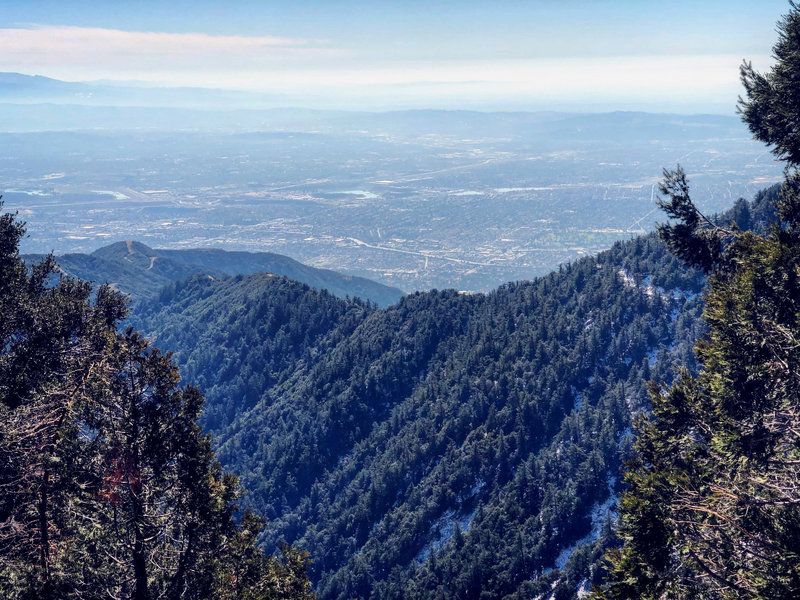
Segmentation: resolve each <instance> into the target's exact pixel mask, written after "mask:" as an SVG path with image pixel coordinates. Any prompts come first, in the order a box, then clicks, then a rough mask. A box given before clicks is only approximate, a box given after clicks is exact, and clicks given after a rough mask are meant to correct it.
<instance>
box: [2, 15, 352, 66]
mask: <svg viewBox="0 0 800 600" xmlns="http://www.w3.org/2000/svg"><path fill="white" fill-rule="evenodd" d="M346 54H347V52H345V51H343V50H341V49H337V48H330V47H326V46H325V45H324V44H320V43H319V42H318V41H315V40H306V39H299V38H286V37H276V36H242V35H209V34H205V33H164V32H143V31H123V30H119V29H103V28H97V27H71V26H60V25H59V26H54V25H41V26H34V27H30V28H3V29H0V68H2V69H4V70H20V71H29V70H31V69H39V70H42V71H45V70H49V69H53V68H60V69H66V68H70V69H73V70H75V71H76V72H81V71H84V72H86V71H108V70H114V71H115V72H116V73H117V74H119V73H124V72H127V71H131V70H136V71H140V70H146V69H148V68H154V69H156V68H157V69H159V70H170V69H175V70H179V71H184V70H205V69H225V68H238V69H241V68H242V67H244V68H248V67H249V68H257V67H261V66H265V65H270V64H277V63H284V62H287V61H289V62H295V63H296V62H315V61H316V62H319V61H325V60H329V59H332V58H337V57H341V56H345V55H346ZM108 74H113V73H108Z"/></svg>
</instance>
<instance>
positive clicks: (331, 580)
mask: <svg viewBox="0 0 800 600" xmlns="http://www.w3.org/2000/svg"><path fill="white" fill-rule="evenodd" d="M737 214H738V216H737V218H739V219H743V220H744V219H747V220H749V221H758V220H760V219H761V214H760V212H759V208H758V207H757V206H756V205H753V206H750V205H748V203H740V204H739V207H738V213H737ZM703 281H704V280H703V276H702V273H701V272H699V271H696V270H692V269H689V268H686V267H685V266H684V265H683V264H682V263H681V261H680V260H678V259H677V258H675V257H674V256H672V255H671V254H670V253H669V252H668V251H667V250H666V248H665V247H664V246H663V244H661V243H660V242H659V241H658V239H657V238H656V237H655V236H654V235H650V236H645V237H642V238H637V239H635V240H632V241H630V242H625V243H620V244H617V245H616V246H615V247H614V248H612V249H611V250H610V251H608V252H606V253H603V254H601V255H600V256H599V257H590V258H586V259H583V260H581V261H578V262H577V263H574V264H571V265H566V266H564V267H563V268H562V269H560V270H559V271H558V272H555V273H553V274H551V275H549V276H547V277H543V278H540V279H538V280H535V281H532V282H520V283H514V284H508V285H506V286H503V287H501V288H499V289H498V290H497V291H495V292H493V293H491V294H488V295H482V294H478V295H465V294H459V293H457V292H455V291H432V292H427V293H421V294H414V295H411V296H408V297H406V298H404V299H403V300H402V301H401V302H400V303H399V304H398V305H396V306H393V307H389V308H387V309H383V310H379V309H376V308H375V307H374V306H371V305H366V304H363V303H361V302H358V301H352V300H351V301H345V300H341V299H338V298H335V297H333V296H331V295H330V294H326V293H324V292H318V291H315V290H312V289H310V288H308V287H306V286H303V285H301V284H298V283H296V282H292V281H289V280H286V279H283V278H278V277H270V276H267V275H265V274H260V275H253V276H250V277H238V278H233V279H228V280H211V279H209V278H207V277H200V278H194V279H191V280H188V281H186V282H183V283H179V284H175V285H174V286H171V287H169V288H167V289H165V290H164V292H163V293H162V294H161V295H160V297H158V298H155V299H153V300H150V301H145V302H142V303H140V304H138V305H137V306H136V308H135V310H134V315H133V321H134V322H135V323H136V325H137V327H138V328H139V329H141V330H142V331H145V332H147V333H148V334H151V335H154V336H155V337H156V338H157V340H158V343H159V344H160V345H162V346H164V347H166V348H170V349H174V350H175V351H176V354H175V357H176V360H177V361H178V362H179V364H181V366H182V368H185V369H186V372H187V373H190V374H191V377H192V379H193V380H195V381H198V382H200V383H201V385H202V386H203V387H204V389H205V390H207V396H208V409H207V421H206V422H207V424H208V425H209V426H210V427H212V428H213V430H214V432H215V437H216V439H217V440H218V447H217V455H218V456H219V457H220V459H221V460H222V461H223V463H224V464H225V465H227V466H228V467H229V468H235V469H236V470H237V472H239V473H240V474H241V475H242V478H243V483H244V485H245V487H246V488H247V490H248V493H247V495H246V496H245V497H244V498H243V500H242V502H243V503H244V504H245V505H246V506H248V507H250V508H252V509H254V510H256V511H257V512H259V513H262V514H265V515H266V516H268V517H269V519H270V521H269V523H268V524H267V527H266V529H265V530H264V533H263V534H262V535H261V536H260V541H261V543H263V544H264V545H265V547H266V548H267V549H270V550H271V549H274V548H277V547H279V545H280V544H281V543H282V542H284V541H285V542H290V543H292V544H295V545H297V546H298V547H301V548H304V549H306V550H308V551H309V552H310V553H311V555H312V556H313V558H314V562H313V564H312V565H311V566H310V575H311V577H312V580H313V581H314V582H315V584H316V589H317V592H318V594H319V596H320V597H322V598H351V597H361V598H369V597H372V598H430V597H442V598H477V597H481V596H483V597H503V596H508V597H510V598H517V597H519V598H523V597H526V598H528V597H533V596H536V595H537V594H542V593H544V592H545V591H547V592H548V595H549V594H550V593H552V591H551V590H552V589H556V590H557V591H558V597H565V598H566V597H574V595H575V593H576V591H577V589H578V587H579V585H581V584H584V585H589V584H588V583H587V582H586V581H585V580H586V579H587V578H588V579H592V580H594V581H599V580H600V579H601V577H602V568H600V567H599V560H600V556H601V555H602V549H603V548H604V545H605V544H606V543H607V542H608V540H609V539H610V538H613V531H612V530H611V528H610V526H609V523H610V514H607V513H608V511H609V509H610V508H611V507H612V506H613V504H614V501H615V498H616V492H617V489H618V485H619V484H618V482H617V481H616V479H615V478H616V475H617V473H618V470H619V466H620V455H621V452H624V449H625V448H626V447H627V446H628V445H629V438H628V437H627V431H628V429H629V427H630V414H631V411H635V410H641V409H642V408H643V407H645V406H646V404H647V403H648V399H647V392H646V382H647V381H648V380H649V379H650V378H652V377H657V378H659V379H670V378H671V377H672V365H674V364H678V363H683V362H687V361H691V360H692V352H691V349H692V347H693V345H694V342H695V340H696V338H697V336H698V335H699V334H700V331H701V330H700V326H699V325H698V316H699V311H700V298H699V296H698V295H697V292H699V290H700V288H701V286H702V285H703ZM604 515H606V516H607V517H608V519H609V523H607V522H606V518H605V517H604ZM573 544H576V549H575V550H574V552H573V551H572V549H571V546H572V545H573ZM554 567H556V568H554ZM554 584H555V588H552V586H553V585H554Z"/></svg>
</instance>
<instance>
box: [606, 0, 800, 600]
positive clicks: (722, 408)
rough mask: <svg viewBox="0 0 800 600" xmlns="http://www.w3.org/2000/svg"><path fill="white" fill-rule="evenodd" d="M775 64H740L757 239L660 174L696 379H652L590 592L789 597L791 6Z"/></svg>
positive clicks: (798, 66) (799, 90) (797, 440)
mask: <svg viewBox="0 0 800 600" xmlns="http://www.w3.org/2000/svg"><path fill="white" fill-rule="evenodd" d="M778 31H779V39H778V42H777V44H776V45H775V47H774V56H775V59H776V61H777V63H776V65H775V66H774V67H773V69H772V70H771V71H770V72H768V73H766V74H761V73H758V72H756V71H755V70H754V69H753V68H752V65H751V64H750V63H745V64H744V65H743V66H742V69H741V75H742V82H743V85H744V88H745V92H746V97H745V98H744V99H741V98H740V100H739V109H740V113H741V115H742V118H743V120H744V122H745V123H746V124H747V125H748V127H749V128H750V130H751V132H752V133H753V135H754V137H755V138H756V139H758V140H760V141H762V142H764V143H766V144H768V145H769V146H770V147H771V149H772V152H773V153H774V154H775V155H776V156H777V157H778V158H779V159H781V160H782V161H784V163H785V181H784V184H783V186H782V190H781V194H780V200H779V202H778V204H777V213H778V216H779V221H778V222H777V223H775V224H773V226H772V229H771V230H770V231H769V232H768V233H767V234H766V235H763V236H762V235H756V234H754V233H751V232H742V231H739V230H738V229H737V228H736V227H735V226H731V227H723V226H720V225H719V224H717V223H714V222H713V221H712V220H710V219H706V218H705V217H704V216H703V215H702V214H701V213H700V212H699V211H698V210H697V208H696V207H695V205H694V204H693V203H692V201H691V199H690V197H689V194H688V189H689V188H688V184H687V182H686V179H685V175H684V173H683V171H682V170H681V169H680V168H678V169H677V170H676V171H667V172H665V179H664V183H663V184H662V187H661V191H662V193H663V194H665V196H666V198H665V199H663V200H662V201H661V206H662V208H664V209H665V211H666V212H667V214H668V215H669V216H670V217H673V218H675V219H677V222H673V223H671V224H666V225H662V226H661V227H660V228H659V232H660V234H661V237H662V239H663V240H664V241H665V242H666V243H667V245H668V246H669V247H670V248H671V249H672V250H673V251H674V252H675V253H676V254H677V255H678V256H680V257H681V258H683V259H685V260H687V262H689V263H690V264H693V265H695V266H698V267H701V268H703V269H704V270H705V271H706V272H707V273H709V280H708V287H707V291H706V308H705V312H704V317H705V320H706V323H707V324H708V328H709V334H708V336H707V338H706V339H705V340H703V341H701V342H700V343H699V344H698V346H697V348H696V352H697V355H698V358H699V359H700V361H701V363H702V365H703V369H702V371H701V373H700V374H699V376H698V377H692V376H690V375H689V373H688V372H686V371H684V372H683V373H682V374H681V376H680V377H679V379H678V381H677V382H676V383H675V384H674V385H673V386H672V387H671V388H670V389H668V390H667V389H664V387H663V386H660V385H657V384H652V385H651V397H652V403H653V406H652V413H651V414H650V415H648V416H645V417H642V418H641V419H640V420H639V423H638V427H637V432H638V440H637V442H636V450H637V454H636V457H635V459H634V460H633V461H631V463H630V464H629V465H628V470H627V473H626V476H625V478H626V481H627V483H628V486H629V488H628V491H627V492H626V493H625V495H624V496H623V498H622V500H621V503H620V508H621V524H620V536H621V538H622V540H623V542H624V544H623V546H622V548H621V549H619V550H616V551H614V552H612V553H611V555H610V565H611V567H610V573H609V582H608V583H607V584H606V586H605V587H604V589H603V590H601V591H599V592H597V597H600V598H605V599H612V598H613V599H622V598H643V599H647V598H653V599H655V598H714V599H717V598H726V599H727V598H753V599H764V600H766V599H787V600H788V599H790V598H798V597H800V193H799V192H800V177H799V176H798V172H799V168H800V9H798V7H797V6H796V5H795V4H794V3H792V4H791V10H790V11H789V13H788V14H787V15H786V16H785V17H784V18H783V20H782V21H781V22H780V23H779V26H778Z"/></svg>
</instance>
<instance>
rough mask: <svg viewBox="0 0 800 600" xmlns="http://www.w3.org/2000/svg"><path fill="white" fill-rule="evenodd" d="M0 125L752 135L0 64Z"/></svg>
mask: <svg viewBox="0 0 800 600" xmlns="http://www.w3.org/2000/svg"><path fill="white" fill-rule="evenodd" d="M0 104H3V109H2V111H0V130H1V131H12V132H19V131H43V130H59V129H71V130H75V129H112V130H113V129H117V130H118V129H146V130H177V129H223V130H238V131H242V130H245V131H247V130H249V131H253V130H292V131H323V132H327V133H330V132H354V131H366V130H368V131H370V132H371V133H383V134H387V135H401V136H405V137H408V136H417V135H426V134H431V133H435V134H438V135H453V136H468V137H471V138H474V137H485V138H502V137H531V138H543V139H550V138H553V139H563V140H574V141H592V140H598V139H603V140H607V139H609V136H611V137H613V138H615V139H617V140H618V141H619V142H625V141H627V140H628V139H639V138H643V137H646V138H653V139H662V140H668V139H669V140H671V139H686V138H687V137H689V138H691V137H692V133H693V132H694V133H696V134H697V135H698V136H700V137H703V138H705V139H707V138H709V137H719V138H729V137H742V136H746V133H745V129H744V126H743V125H742V123H741V121H740V120H739V119H738V118H737V117H735V116H733V115H731V116H723V115H675V114H651V113H642V112H612V113H596V114H595V113H593V114H574V113H561V112H552V111H539V112H482V111H469V110H436V109H432V110H399V111H387V112H364V111H342V110H312V109H304V108H285V107H286V106H303V104H304V102H303V99H302V98H296V97H292V96H286V95H280V94H258V93H252V92H243V91H231V90H219V89H206V88H187V87H166V86H162V87H158V86H145V85H137V84H135V83H124V82H121V83H109V82H91V83H84V82H67V81H60V80H57V79H51V78H48V77H41V76H31V75H23V74H20V73H0Z"/></svg>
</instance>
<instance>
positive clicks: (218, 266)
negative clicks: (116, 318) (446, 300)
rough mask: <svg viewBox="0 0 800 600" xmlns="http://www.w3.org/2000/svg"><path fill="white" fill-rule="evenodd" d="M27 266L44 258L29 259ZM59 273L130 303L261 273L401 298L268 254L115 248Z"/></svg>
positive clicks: (376, 297)
mask: <svg viewBox="0 0 800 600" xmlns="http://www.w3.org/2000/svg"><path fill="white" fill-rule="evenodd" d="M24 258H25V260H26V261H27V262H29V263H30V262H34V261H36V260H40V259H41V258H42V256H39V255H27V256H25V257H24ZM57 262H58V265H59V267H60V268H61V270H62V271H63V272H64V273H66V274H68V275H72V276H75V277H80V278H81V279H85V280H90V281H95V282H97V283H105V282H108V283H113V284H114V285H115V287H117V288H118V289H120V290H121V291H123V292H125V293H127V294H130V295H132V296H134V297H139V298H141V297H146V296H150V295H152V294H154V293H156V292H158V291H159V290H160V289H161V288H163V287H164V286H165V285H168V284H169V283H171V282H174V281H180V280H183V279H186V278H187V277H190V276H192V275H197V274H200V273H202V274H205V275H211V276H212V277H225V276H227V275H240V274H244V275H249V274H252V273H256V272H260V271H264V272H268V273H274V274H276V275H283V276H285V277H289V278H291V279H294V280H296V281H301V282H303V283H306V284H308V285H310V286H312V287H315V288H317V289H326V290H328V291H329V292H330V293H332V294H334V295H336V296H339V297H341V298H345V297H347V296H350V297H358V298H363V299H364V300H369V301H371V302H375V303H376V304H377V305H378V306H389V305H390V304H394V303H395V302H397V301H398V300H399V299H400V298H401V297H402V296H403V292H402V291H401V290H399V289H397V288H393V287H390V286H387V285H383V284H381V283H377V282H375V281H370V280H369V279H364V278H363V277H354V276H351V275H344V274H342V273H337V272H335V271H330V270H328V269H317V268H315V267H309V266H308V265H304V264H302V263H300V262H298V261H296V260H293V259H291V258H289V257H287V256H282V255H280V254H273V253H271V252H240V251H226V250H220V249H215V248H200V249H185V250H156V249H153V248H150V247H148V246H146V245H144V244H142V243H140V242H135V241H126V242H116V243H114V244H111V245H109V246H104V247H102V248H99V249H97V250H95V251H94V252H92V253H91V254H64V255H61V256H58V257H57Z"/></svg>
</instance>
